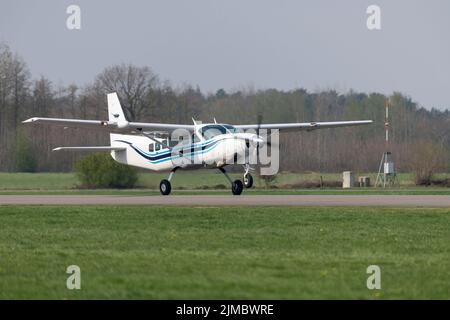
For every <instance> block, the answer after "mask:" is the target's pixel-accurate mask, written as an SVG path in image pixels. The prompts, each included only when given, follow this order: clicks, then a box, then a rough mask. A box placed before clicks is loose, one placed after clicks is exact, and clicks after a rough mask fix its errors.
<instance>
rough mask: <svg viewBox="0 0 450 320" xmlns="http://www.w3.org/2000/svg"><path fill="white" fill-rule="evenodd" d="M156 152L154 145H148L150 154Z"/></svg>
mask: <svg viewBox="0 0 450 320" xmlns="http://www.w3.org/2000/svg"><path fill="white" fill-rule="evenodd" d="M153 151H155V145H154V144H153V143H151V144H149V145H148V152H153Z"/></svg>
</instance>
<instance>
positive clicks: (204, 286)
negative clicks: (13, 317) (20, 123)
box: [0, 206, 450, 299]
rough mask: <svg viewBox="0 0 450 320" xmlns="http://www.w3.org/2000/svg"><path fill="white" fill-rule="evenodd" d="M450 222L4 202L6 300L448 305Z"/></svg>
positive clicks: (327, 212)
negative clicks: (73, 269)
mask: <svg viewBox="0 0 450 320" xmlns="http://www.w3.org/2000/svg"><path fill="white" fill-rule="evenodd" d="M449 225H450V210H449V209H423V208H422V209H392V208H295V207H292V208H291V207H289V208H282V209H281V208H270V207H267V208H262V207H252V208H225V207H220V208H213V207H198V208H193V207H183V208H178V207H175V208H174V207H171V208H164V207H137V206H119V207H113V206H111V207H108V206H105V207H95V206H87V207H86V206H85V207H79V206H64V207H59V206H0V226H1V228H0V298H3V299H5V298H20V299H25V298H51V299H81V298H138V299H157V298H169V299H173V298H191V299H213V298H217V299H221V298H243V299H247V298H249V299H258V298H263V299H265V298H267V299H285V298H286V299H300V298H308V299H309V298H332V299H340V298H350V299H395V298H425V299H428V298H438V299H449V298H450V246H449V243H450V229H449ZM72 264H76V265H78V266H80V268H81V278H82V282H81V286H82V289H81V290H78V291H76V290H75V291H69V290H67V289H66V287H65V285H66V278H67V276H68V275H67V274H66V273H65V270H66V267H67V266H68V265H72ZM371 264H376V265H379V266H380V267H381V272H382V282H381V285H382V290H368V289H367V288H366V279H367V276H368V275H367V274H366V268H367V266H369V265H371Z"/></svg>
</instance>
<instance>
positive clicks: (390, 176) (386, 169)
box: [375, 98, 396, 188]
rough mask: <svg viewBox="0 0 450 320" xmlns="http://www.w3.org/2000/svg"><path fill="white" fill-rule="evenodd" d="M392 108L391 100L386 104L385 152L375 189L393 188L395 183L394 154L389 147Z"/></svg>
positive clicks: (387, 100)
mask: <svg viewBox="0 0 450 320" xmlns="http://www.w3.org/2000/svg"><path fill="white" fill-rule="evenodd" d="M390 106H391V100H390V98H388V99H386V102H385V109H386V110H385V117H384V130H385V151H384V152H383V155H382V157H381V161H380V166H379V168H378V174H377V179H376V182H375V187H377V186H378V185H380V186H381V185H382V186H383V188H386V186H392V185H394V183H395V178H396V174H395V170H394V161H393V160H392V153H391V151H390V145H389V127H390V122H389V107H390Z"/></svg>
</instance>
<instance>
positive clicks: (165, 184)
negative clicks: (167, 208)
mask: <svg viewBox="0 0 450 320" xmlns="http://www.w3.org/2000/svg"><path fill="white" fill-rule="evenodd" d="M171 190H172V186H171V185H170V181H169V180H166V179H164V180H161V183H160V184H159V191H161V194H162V195H163V196H167V195H168V194H169V193H170V191H171Z"/></svg>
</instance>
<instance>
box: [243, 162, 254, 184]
mask: <svg viewBox="0 0 450 320" xmlns="http://www.w3.org/2000/svg"><path fill="white" fill-rule="evenodd" d="M244 169H245V172H244V187H246V188H251V187H253V177H252V175H251V174H250V173H249V172H250V170H253V169H252V168H250V165H249V164H245V165H244Z"/></svg>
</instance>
